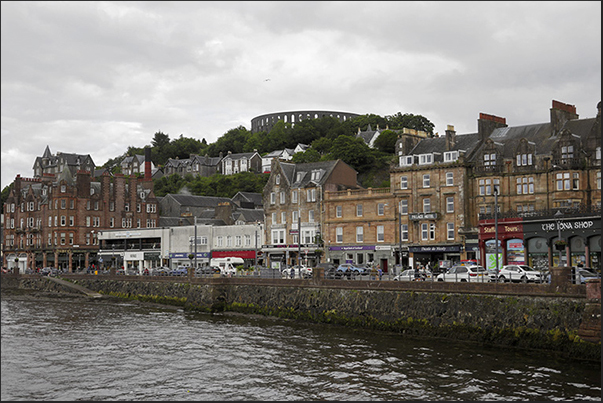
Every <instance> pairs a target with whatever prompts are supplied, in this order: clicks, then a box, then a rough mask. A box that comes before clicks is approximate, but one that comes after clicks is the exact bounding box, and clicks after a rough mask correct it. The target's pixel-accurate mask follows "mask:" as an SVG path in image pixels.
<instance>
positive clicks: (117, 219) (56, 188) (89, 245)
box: [2, 147, 159, 273]
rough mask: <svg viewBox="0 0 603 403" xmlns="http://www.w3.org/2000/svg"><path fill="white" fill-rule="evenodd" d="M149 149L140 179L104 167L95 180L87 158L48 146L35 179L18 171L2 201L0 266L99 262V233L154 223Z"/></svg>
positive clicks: (21, 268)
mask: <svg viewBox="0 0 603 403" xmlns="http://www.w3.org/2000/svg"><path fill="white" fill-rule="evenodd" d="M148 151H149V150H148V149H147V155H146V157H147V163H145V174H144V177H142V176H136V175H132V176H129V177H127V176H124V175H122V174H115V175H112V174H110V173H109V172H107V171H105V172H103V173H102V174H101V175H100V176H99V177H98V178H95V177H93V175H92V172H94V163H93V162H92V160H91V159H90V156H86V155H76V154H62V153H58V154H57V155H56V156H53V155H52V154H50V150H49V149H48V147H47V148H46V151H45V153H44V156H43V157H42V158H38V159H37V160H36V163H35V164H34V175H35V177H34V178H22V177H21V176H20V175H17V177H16V178H15V181H14V183H13V188H12V190H11V192H10V194H9V196H8V198H7V201H6V203H5V204H4V224H5V225H4V239H3V241H4V245H3V247H4V249H3V252H4V254H3V257H4V261H3V262H2V264H3V267H8V268H14V267H17V268H18V269H19V271H20V272H22V273H24V272H25V270H26V269H38V268H42V267H47V266H52V267H57V268H62V269H64V270H67V271H74V270H75V269H77V268H80V269H84V268H87V267H90V266H91V265H93V264H94V265H98V264H99V263H101V262H100V261H99V257H98V256H97V253H98V249H99V242H98V232H99V231H101V230H105V229H128V228H153V227H156V226H157V223H158V221H159V211H158V202H157V199H156V197H155V195H154V193H153V182H152V180H151V169H150V167H151V166H150V152H148Z"/></svg>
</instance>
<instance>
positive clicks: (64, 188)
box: [61, 185, 67, 193]
mask: <svg viewBox="0 0 603 403" xmlns="http://www.w3.org/2000/svg"><path fill="white" fill-rule="evenodd" d="M66 190H67V186H65V185H61V193H65V191H66Z"/></svg>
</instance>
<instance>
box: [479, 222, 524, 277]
mask: <svg viewBox="0 0 603 403" xmlns="http://www.w3.org/2000/svg"><path fill="white" fill-rule="evenodd" d="M496 231H497V228H496V225H495V223H494V220H493V219H490V220H480V222H479V251H480V257H479V262H480V265H482V266H484V267H485V268H487V269H496V260H497V253H496V242H495V237H496ZM498 245H499V246H498V268H499V269H500V268H501V267H502V266H503V265H506V264H527V263H526V262H527V256H526V248H525V244H524V238H523V220H522V218H519V217H514V218H501V219H499V220H498Z"/></svg>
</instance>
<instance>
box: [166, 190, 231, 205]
mask: <svg viewBox="0 0 603 403" xmlns="http://www.w3.org/2000/svg"><path fill="white" fill-rule="evenodd" d="M165 197H171V198H172V199H173V200H174V201H175V202H176V203H177V204H180V205H181V206H191V207H216V206H217V205H218V204H219V203H224V202H227V201H230V199H229V198H228V197H215V196H194V195H184V194H174V193H170V194H168V195H166V196H165Z"/></svg>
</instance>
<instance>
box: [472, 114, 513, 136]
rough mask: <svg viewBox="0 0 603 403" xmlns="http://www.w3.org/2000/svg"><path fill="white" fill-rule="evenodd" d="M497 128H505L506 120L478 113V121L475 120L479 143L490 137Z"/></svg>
mask: <svg viewBox="0 0 603 403" xmlns="http://www.w3.org/2000/svg"><path fill="white" fill-rule="evenodd" d="M499 127H507V119H505V118H501V117H499V116H494V115H488V114H487V113H481V112H480V114H479V119H478V120H477V133H478V137H479V141H480V142H484V141H485V140H486V139H487V138H488V137H490V135H491V134H492V132H493V131H494V129H498V128H499Z"/></svg>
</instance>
